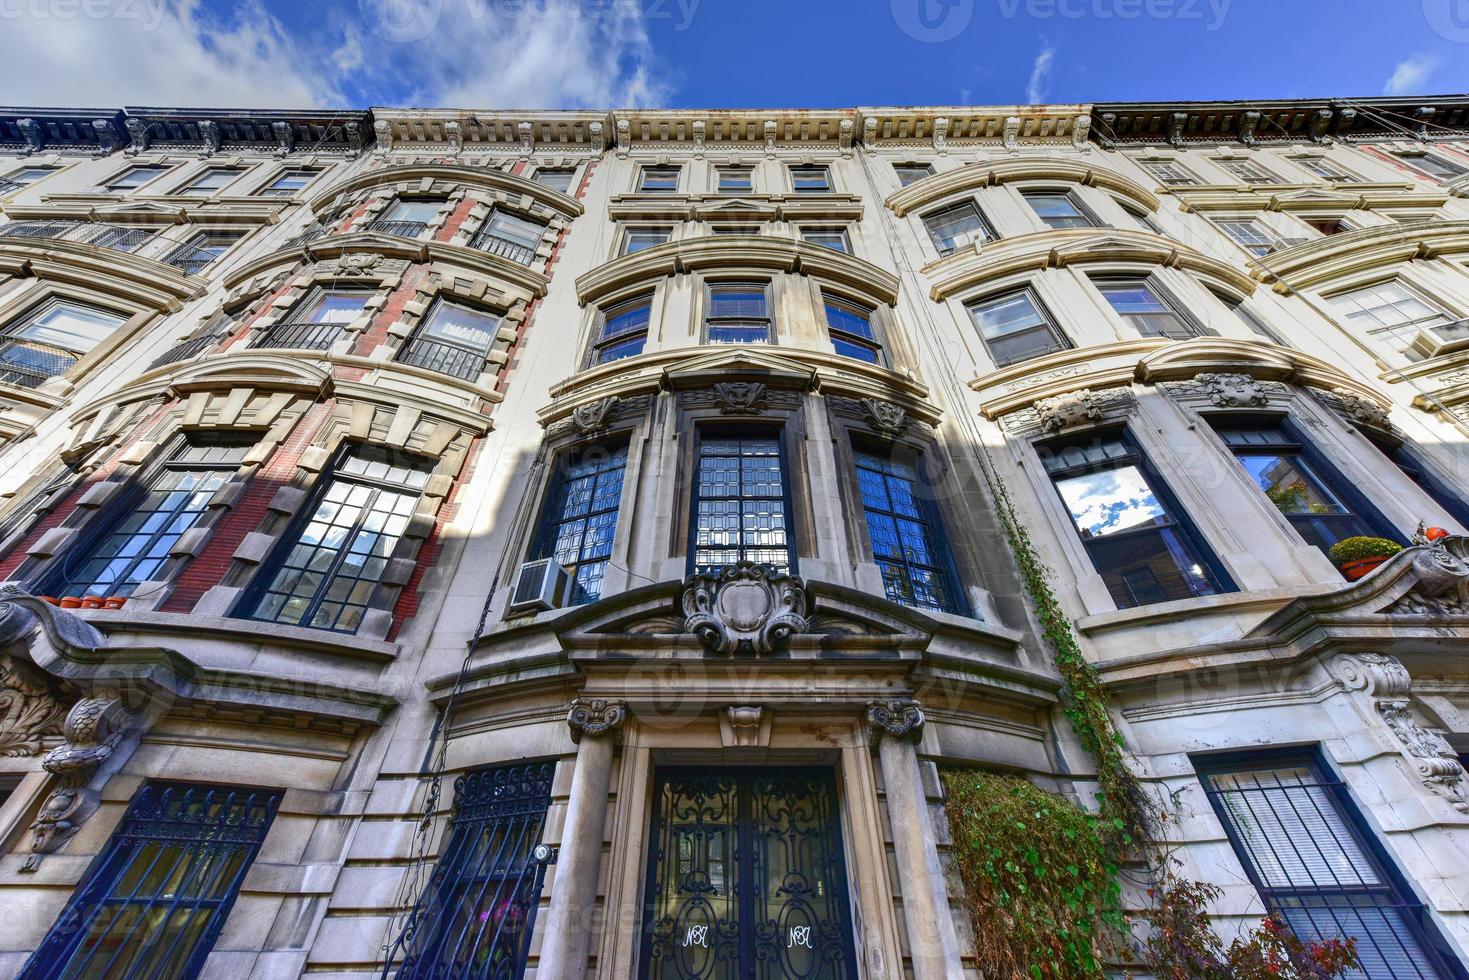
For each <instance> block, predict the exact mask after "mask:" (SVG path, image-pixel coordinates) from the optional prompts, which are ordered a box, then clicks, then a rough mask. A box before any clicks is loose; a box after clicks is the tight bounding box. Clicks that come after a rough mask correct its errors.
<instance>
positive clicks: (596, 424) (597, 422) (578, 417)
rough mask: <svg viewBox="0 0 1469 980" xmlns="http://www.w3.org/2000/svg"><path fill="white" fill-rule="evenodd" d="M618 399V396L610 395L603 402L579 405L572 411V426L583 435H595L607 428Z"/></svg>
mask: <svg viewBox="0 0 1469 980" xmlns="http://www.w3.org/2000/svg"><path fill="white" fill-rule="evenodd" d="M617 402H618V398H617V396H616V395H608V396H607V397H606V398H603V399H602V400H601V401H595V402H592V403H590V404H588V405H578V406H577V407H576V408H573V409H572V410H571V424H572V425H574V426H575V427H576V431H578V432H580V433H581V434H582V435H588V436H589V435H593V434H595V433H598V432H601V431H602V430H603V429H605V428H607V417H608V416H609V415H610V414H611V413H612V409H613V408H614V407H616V405H617Z"/></svg>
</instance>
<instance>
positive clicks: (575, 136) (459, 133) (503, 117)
mask: <svg viewBox="0 0 1469 980" xmlns="http://www.w3.org/2000/svg"><path fill="white" fill-rule="evenodd" d="M372 117H373V129H374V132H375V135H376V138H377V148H378V151H379V152H386V151H388V150H391V149H394V148H398V147H402V148H407V149H415V148H419V147H424V148H426V147H427V146H428V145H433V146H442V147H444V148H446V149H448V150H449V151H451V152H457V150H456V147H458V148H463V149H471V150H500V151H511V152H522V153H531V152H556V151H582V152H588V151H595V152H600V151H602V150H605V149H606V148H607V147H608V145H609V143H608V141H609V140H610V138H611V133H610V131H611V128H612V127H611V117H610V115H609V114H608V113H607V112H606V111H597V110H586V111H582V110H556V109H540V110H530V111H515V110H506V109H395V108H389V107H375V108H374V109H373V110H372Z"/></svg>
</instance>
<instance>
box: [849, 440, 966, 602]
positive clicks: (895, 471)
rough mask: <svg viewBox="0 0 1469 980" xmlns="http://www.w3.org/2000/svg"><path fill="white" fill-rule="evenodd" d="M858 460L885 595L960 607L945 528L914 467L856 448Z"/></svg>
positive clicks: (875, 554) (871, 539) (860, 483)
mask: <svg viewBox="0 0 1469 980" xmlns="http://www.w3.org/2000/svg"><path fill="white" fill-rule="evenodd" d="M856 460H857V484H858V487H859V490H860V493H861V497H862V507H863V511H864V513H865V515H866V518H867V534H868V539H869V540H870V541H871V543H872V554H873V559H874V560H875V561H876V562H877V567H878V570H879V571H880V572H881V573H882V580H883V590H884V592H885V593H886V595H887V597H888V598H889V599H892V600H893V601H894V602H900V603H902V604H903V605H905V606H915V607H917V608H919V609H937V610H942V611H944V612H959V611H960V607H959V602H958V596H957V588H956V586H955V585H954V583H953V576H952V574H951V573H950V571H949V568H948V564H949V555H948V548H947V543H946V540H945V536H944V533H943V528H942V526H941V525H940V524H939V522H938V518H937V514H936V513H935V512H934V510H933V507H932V505H931V504H929V503H928V502H927V501H926V500H925V499H924V497H923V495H922V493H921V492H920V488H919V484H918V474H917V471H916V469H915V468H914V467H913V466H912V465H911V464H908V463H905V462H900V461H896V460H892V459H885V458H883V457H881V456H877V455H874V454H872V453H857V456H856Z"/></svg>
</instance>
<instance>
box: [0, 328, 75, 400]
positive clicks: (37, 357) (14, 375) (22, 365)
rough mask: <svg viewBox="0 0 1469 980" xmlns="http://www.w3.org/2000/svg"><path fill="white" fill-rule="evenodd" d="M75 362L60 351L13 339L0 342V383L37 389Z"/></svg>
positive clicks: (57, 348)
mask: <svg viewBox="0 0 1469 980" xmlns="http://www.w3.org/2000/svg"><path fill="white" fill-rule="evenodd" d="M76 362H77V355H76V354H74V353H73V352H71V351H69V350H66V349H65V348H62V347H53V346H51V345H50V344H39V343H37V342H36V341H34V340H21V339H19V338H16V337H6V338H0V383H4V384H11V385H19V386H20V387H22V388H39V387H40V386H41V385H42V384H44V383H45V382H46V381H49V380H50V379H51V378H54V377H56V376H57V375H59V374H61V373H63V372H64V371H66V369H67V368H69V367H71V366H72V365H73V364H75V363H76Z"/></svg>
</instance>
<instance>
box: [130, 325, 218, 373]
mask: <svg viewBox="0 0 1469 980" xmlns="http://www.w3.org/2000/svg"><path fill="white" fill-rule="evenodd" d="M220 336H221V335H220V334H209V335H207V336H204V337H195V338H194V339H193V340H186V341H184V342H183V343H181V344H175V345H174V346H173V347H170V348H169V349H168V350H167V351H166V352H165V353H164V354H163V356H162V357H160V358H158V360H156V361H154V362H153V363H152V364H150V365H148V369H149V370H152V369H153V368H157V367H163V365H165V364H177V363H178V362H179V361H187V360H188V359H189V358H191V357H193V356H194V355H196V354H200V353H203V352H204V351H206V350H208V349H209V348H210V347H213V346H214V345H215V344H217V343H219V340H220Z"/></svg>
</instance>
